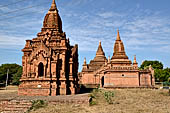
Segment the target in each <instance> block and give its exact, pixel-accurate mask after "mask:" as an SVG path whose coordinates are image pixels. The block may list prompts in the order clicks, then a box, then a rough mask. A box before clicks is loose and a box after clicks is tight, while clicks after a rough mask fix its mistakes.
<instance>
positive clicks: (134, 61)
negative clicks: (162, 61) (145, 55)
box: [133, 55, 137, 64]
mask: <svg viewBox="0 0 170 113" xmlns="http://www.w3.org/2000/svg"><path fill="white" fill-rule="evenodd" d="M133 63H134V64H136V63H137V62H136V55H134V60H133Z"/></svg>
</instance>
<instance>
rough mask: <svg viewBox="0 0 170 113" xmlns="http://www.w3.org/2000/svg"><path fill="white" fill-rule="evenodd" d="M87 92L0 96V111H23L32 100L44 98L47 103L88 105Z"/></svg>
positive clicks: (11, 112)
mask: <svg viewBox="0 0 170 113" xmlns="http://www.w3.org/2000/svg"><path fill="white" fill-rule="evenodd" d="M89 99H90V98H89V96H88V94H79V95H69V96H32V97H31V96H16V97H13V98H12V99H3V98H0V113H24V112H26V111H27V110H28V109H29V108H30V107H31V106H32V101H34V100H44V101H46V102H47V103H48V104H54V105H56V104H62V103H67V104H84V105H89Z"/></svg>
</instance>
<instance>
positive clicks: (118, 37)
mask: <svg viewBox="0 0 170 113" xmlns="http://www.w3.org/2000/svg"><path fill="white" fill-rule="evenodd" d="M116 40H120V35H119V29H118V30H117V38H116Z"/></svg>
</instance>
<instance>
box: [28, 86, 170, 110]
mask: <svg viewBox="0 0 170 113" xmlns="http://www.w3.org/2000/svg"><path fill="white" fill-rule="evenodd" d="M90 97H92V98H93V105H90V106H89V105H80V104H58V105H50V104H49V105H48V106H47V107H45V108H40V109H38V110H36V111H32V112H31V113H169V112H170V108H169V106H170V96H169V94H168V90H153V89H114V90H100V89H99V90H94V91H93V92H92V93H91V94H90ZM108 97H109V98H111V100H112V101H111V102H112V104H109V103H108V102H107V99H106V98H108Z"/></svg>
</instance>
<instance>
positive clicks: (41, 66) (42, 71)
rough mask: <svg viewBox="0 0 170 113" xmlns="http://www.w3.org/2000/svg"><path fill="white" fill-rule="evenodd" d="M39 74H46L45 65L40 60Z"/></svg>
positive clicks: (40, 75)
mask: <svg viewBox="0 0 170 113" xmlns="http://www.w3.org/2000/svg"><path fill="white" fill-rule="evenodd" d="M38 76H39V77H42V76H44V65H43V63H42V62H40V63H39V65H38Z"/></svg>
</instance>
